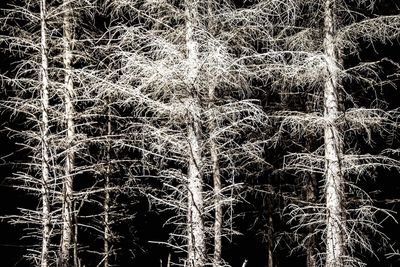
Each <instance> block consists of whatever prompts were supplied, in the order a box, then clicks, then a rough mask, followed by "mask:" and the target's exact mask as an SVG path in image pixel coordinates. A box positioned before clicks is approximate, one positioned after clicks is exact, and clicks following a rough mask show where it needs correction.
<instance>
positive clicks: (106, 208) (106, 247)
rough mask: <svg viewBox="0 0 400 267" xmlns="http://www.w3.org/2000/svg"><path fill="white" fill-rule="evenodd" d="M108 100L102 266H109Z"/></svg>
mask: <svg viewBox="0 0 400 267" xmlns="http://www.w3.org/2000/svg"><path fill="white" fill-rule="evenodd" d="M109 105H110V101H108V107H107V151H106V153H107V155H106V157H107V168H106V177H105V178H106V179H105V188H104V265H103V266H104V267H109V253H110V244H109V241H110V237H111V233H110V217H109V213H110V191H109V188H110V174H111V166H110V161H111V141H110V136H111V107H110V106H109Z"/></svg>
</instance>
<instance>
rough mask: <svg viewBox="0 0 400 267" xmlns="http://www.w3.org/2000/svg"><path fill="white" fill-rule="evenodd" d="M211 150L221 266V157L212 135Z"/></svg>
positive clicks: (216, 249)
mask: <svg viewBox="0 0 400 267" xmlns="http://www.w3.org/2000/svg"><path fill="white" fill-rule="evenodd" d="M209 97H210V101H211V103H213V101H214V89H210V91H209ZM211 105H212V104H211ZM209 119H210V129H209V130H210V132H211V133H212V132H213V131H214V130H215V128H216V124H215V119H214V118H209ZM210 152H211V164H212V178H213V183H214V208H215V218H214V259H213V262H214V266H215V267H218V266H220V262H221V251H222V215H223V213H222V204H221V188H222V186H221V174H220V169H219V159H218V148H217V144H216V143H215V141H214V140H213V138H212V137H211V139H210Z"/></svg>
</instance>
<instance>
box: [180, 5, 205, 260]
mask: <svg viewBox="0 0 400 267" xmlns="http://www.w3.org/2000/svg"><path fill="white" fill-rule="evenodd" d="M185 4H186V6H185V9H186V10H185V13H186V49H187V60H188V74H187V86H188V94H189V101H188V107H187V108H188V115H189V120H188V126H187V127H188V142H189V148H190V155H189V167H188V191H189V192H188V266H190V267H203V266H204V265H205V252H206V249H205V232H204V222H203V205H204V204H203V177H202V174H201V166H202V158H201V148H200V138H201V126H200V121H199V120H200V105H199V99H198V96H197V92H196V91H195V90H197V87H196V85H195V83H196V78H197V75H198V65H199V62H198V61H199V59H198V43H197V42H196V40H195V38H194V30H195V25H196V22H197V19H198V10H197V9H198V8H197V3H196V2H193V1H191V0H186V1H185Z"/></svg>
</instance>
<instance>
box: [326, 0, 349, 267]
mask: <svg viewBox="0 0 400 267" xmlns="http://www.w3.org/2000/svg"><path fill="white" fill-rule="evenodd" d="M335 19H336V18H335V0H325V21H324V33H325V38H324V43H323V46H324V53H325V58H326V62H327V69H326V72H327V73H326V81H325V84H324V119H325V123H326V125H325V129H324V142H325V179H326V181H325V197H326V216H327V217H326V264H325V266H326V267H339V266H343V262H344V256H345V244H344V232H343V230H344V229H343V227H344V225H345V222H344V218H343V214H344V213H343V207H342V201H343V184H344V177H343V174H342V171H341V153H342V140H341V138H340V134H339V129H338V127H337V125H336V120H337V118H338V115H339V103H338V102H339V101H338V99H339V97H338V93H339V92H338V86H339V76H338V70H339V65H338V60H337V56H336V52H337V51H336V46H335Z"/></svg>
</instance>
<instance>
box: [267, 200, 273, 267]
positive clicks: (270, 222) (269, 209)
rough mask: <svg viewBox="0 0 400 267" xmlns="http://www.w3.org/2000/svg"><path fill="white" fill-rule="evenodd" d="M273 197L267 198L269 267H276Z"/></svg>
mask: <svg viewBox="0 0 400 267" xmlns="http://www.w3.org/2000/svg"><path fill="white" fill-rule="evenodd" d="M270 198H271V196H270V195H268V196H267V212H268V215H267V216H268V222H267V240H268V241H267V242H268V244H267V250H268V267H274V252H273V247H274V246H273V241H274V221H273V217H272V211H273V204H272V200H271V199H270Z"/></svg>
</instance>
